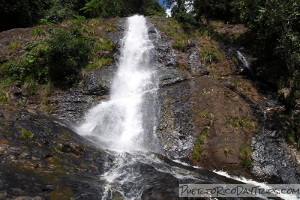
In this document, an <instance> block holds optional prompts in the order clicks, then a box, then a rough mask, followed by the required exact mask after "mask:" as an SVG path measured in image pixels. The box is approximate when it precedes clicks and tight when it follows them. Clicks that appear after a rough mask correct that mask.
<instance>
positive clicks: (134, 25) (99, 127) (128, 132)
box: [78, 15, 159, 152]
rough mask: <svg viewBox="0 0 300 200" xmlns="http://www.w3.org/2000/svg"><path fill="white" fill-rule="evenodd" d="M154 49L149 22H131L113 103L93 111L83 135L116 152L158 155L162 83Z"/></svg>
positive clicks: (133, 19) (81, 130)
mask: <svg viewBox="0 0 300 200" xmlns="http://www.w3.org/2000/svg"><path fill="white" fill-rule="evenodd" d="M153 47H154V46H153V44H152V43H151V41H150V40H149V38H148V29H147V26H146V20H145V18H144V17H142V16H138V15H136V16H133V17H131V18H129V19H128V31H127V33H126V35H125V37H124V39H123V47H122V50H121V56H120V59H119V68H118V71H117V74H116V75H115V78H114V80H113V83H112V89H111V94H110V99H109V100H108V101H107V102H102V103H100V104H99V105H98V106H96V107H94V108H93V109H91V110H90V111H89V113H88V114H87V115H86V117H85V122H84V123H83V124H82V125H81V126H80V127H79V128H78V132H79V133H81V134H82V135H85V136H89V137H93V138H94V139H95V140H97V141H98V142H100V143H101V144H102V145H103V146H104V147H106V148H108V149H112V150H117V151H136V150H140V151H154V152H157V151H158V149H159V146H158V144H159V142H158V140H157V138H156V135H155V127H156V126H155V123H156V122H157V120H156V115H157V113H158V112H157V109H158V105H157V94H156V93H157V89H158V79H157V77H156V71H155V67H156V66H155V61H154V60H153V59H152V56H151V55H153V52H152V51H153Z"/></svg>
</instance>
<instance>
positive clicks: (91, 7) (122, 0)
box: [83, 0, 164, 17]
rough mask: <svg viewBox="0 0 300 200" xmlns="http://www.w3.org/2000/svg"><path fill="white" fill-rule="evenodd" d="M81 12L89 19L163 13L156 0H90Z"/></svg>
mask: <svg viewBox="0 0 300 200" xmlns="http://www.w3.org/2000/svg"><path fill="white" fill-rule="evenodd" d="M83 10H84V11H85V12H86V13H88V14H89V15H90V17H117V16H119V17H125V16H128V15H130V14H135V13H140V14H148V13H160V12H164V9H163V8H162V7H161V6H160V5H159V3H158V2H157V1H156V0H91V1H89V2H87V3H86V4H85V6H84V8H83Z"/></svg>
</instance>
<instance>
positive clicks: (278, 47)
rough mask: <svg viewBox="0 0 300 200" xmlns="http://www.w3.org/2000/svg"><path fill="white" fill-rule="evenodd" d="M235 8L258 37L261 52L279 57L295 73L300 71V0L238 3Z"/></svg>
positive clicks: (247, 0)
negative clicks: (296, 70)
mask: <svg viewBox="0 0 300 200" xmlns="http://www.w3.org/2000/svg"><path fill="white" fill-rule="evenodd" d="M233 5H234V8H235V10H236V11H237V12H238V13H239V14H240V19H241V20H242V21H243V22H244V23H245V24H246V25H247V26H248V27H250V29H251V30H252V32H253V33H254V35H255V38H256V44H257V45H256V46H257V47H258V48H257V51H259V52H260V53H264V55H266V56H267V57H273V55H277V56H278V55H279V56H280V57H279V58H280V59H281V60H282V61H283V62H284V63H285V64H286V67H287V69H289V70H290V72H291V73H292V72H293V70H295V69H296V68H297V69H299V62H300V61H299V55H300V52H299V49H300V42H299V29H300V26H299V21H300V11H299V7H300V1H299V0H285V1H281V0H273V1H268V0H235V1H234V2H233ZM277 59H278V57H277Z"/></svg>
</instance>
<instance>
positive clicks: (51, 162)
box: [0, 107, 109, 199]
mask: <svg viewBox="0 0 300 200" xmlns="http://www.w3.org/2000/svg"><path fill="white" fill-rule="evenodd" d="M0 118H1V123H0V138H1V140H0V162H1V165H0V168H1V170H0V180H1V181H0V188H1V189H0V191H1V192H0V195H1V197H2V198H1V199H15V198H17V197H18V198H20V199H22V198H23V199H49V197H50V199H72V198H74V199H98V197H97V196H98V195H100V194H101V193H102V192H101V190H102V189H101V187H99V185H100V182H99V180H98V179H97V178H96V177H95V174H99V173H102V172H103V170H104V166H103V164H104V163H105V162H106V160H107V159H109V156H108V155H107V154H106V153H104V152H103V151H102V150H101V149H98V148H96V147H94V146H93V145H91V144H90V143H89V142H88V141H86V140H85V139H83V138H82V137H80V136H78V135H77V134H76V133H74V132H73V131H72V130H71V129H69V128H67V126H66V125H65V124H62V123H61V122H59V121H57V120H55V119H54V118H52V117H50V116H47V115H44V114H41V113H38V112H36V111H33V110H24V109H7V108H6V109H4V108H3V107H1V108H0ZM96 194H98V195H96ZM21 197H22V198H21Z"/></svg>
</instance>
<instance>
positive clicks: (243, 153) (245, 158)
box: [239, 146, 253, 168]
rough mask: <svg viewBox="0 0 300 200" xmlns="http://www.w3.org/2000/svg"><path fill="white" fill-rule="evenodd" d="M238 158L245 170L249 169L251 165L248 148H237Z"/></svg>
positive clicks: (250, 153) (250, 152) (250, 155)
mask: <svg viewBox="0 0 300 200" xmlns="http://www.w3.org/2000/svg"><path fill="white" fill-rule="evenodd" d="M239 158H240V161H241V164H242V165H243V166H244V167H246V168H251V167H252V165H253V163H252V151H251V148H250V147H249V146H242V147H240V148H239Z"/></svg>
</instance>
